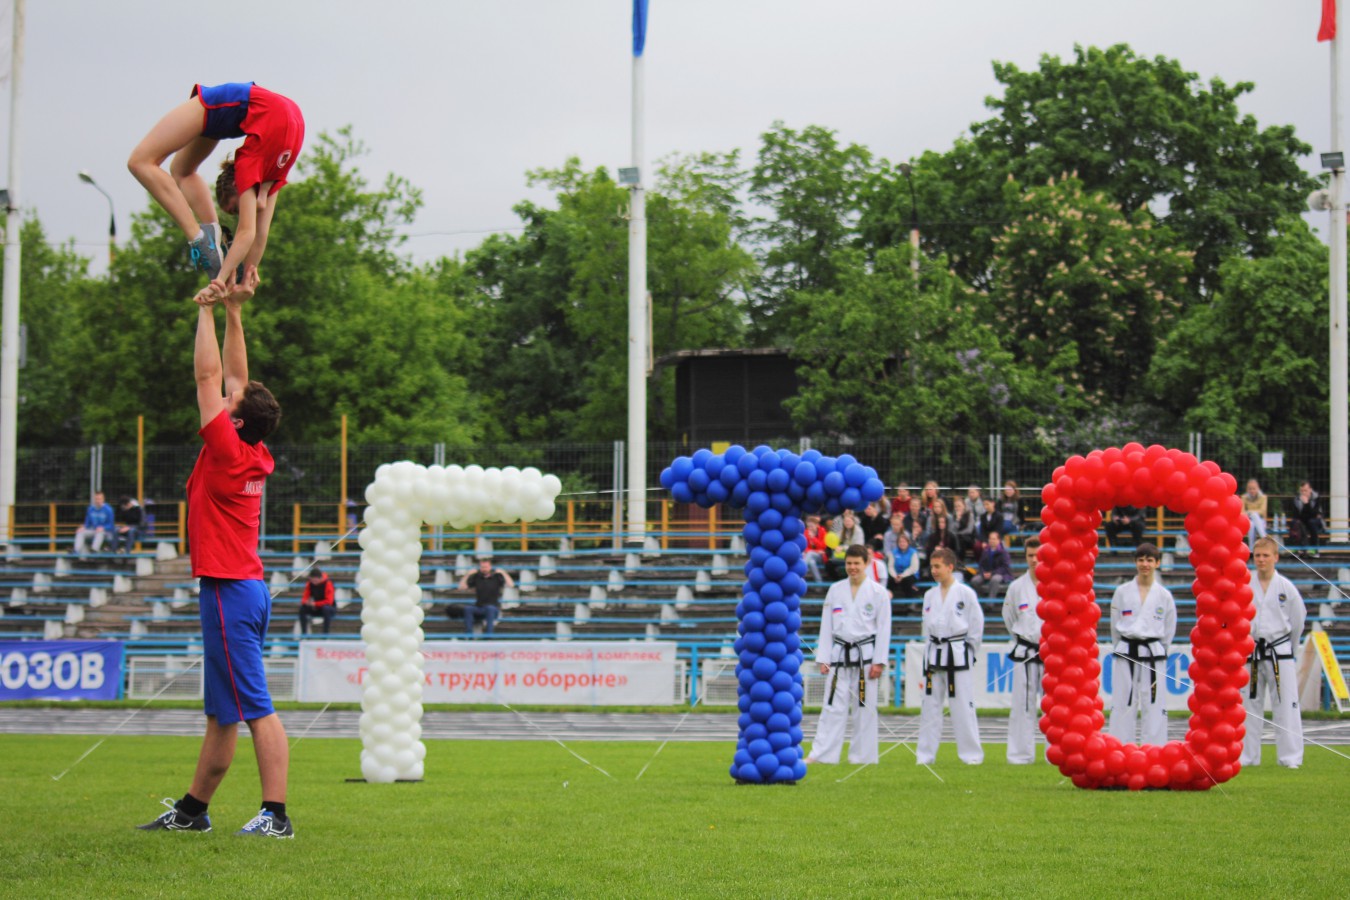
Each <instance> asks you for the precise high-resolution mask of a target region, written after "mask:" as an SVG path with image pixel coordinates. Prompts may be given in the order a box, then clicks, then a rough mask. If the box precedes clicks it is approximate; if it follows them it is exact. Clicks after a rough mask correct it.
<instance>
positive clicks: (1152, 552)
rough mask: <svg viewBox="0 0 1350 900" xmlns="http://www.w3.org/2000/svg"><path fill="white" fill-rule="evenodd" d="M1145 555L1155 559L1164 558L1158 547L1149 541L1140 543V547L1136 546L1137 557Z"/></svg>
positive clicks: (1135, 556) (1135, 555) (1135, 553)
mask: <svg viewBox="0 0 1350 900" xmlns="http://www.w3.org/2000/svg"><path fill="white" fill-rule="evenodd" d="M1144 556H1147V557H1148V558H1149V559H1153V560H1158V559H1161V558H1162V554H1161V553H1159V552H1158V548H1157V547H1155V546H1153V545H1152V544H1150V543H1148V542H1144V543H1142V544H1140V545H1139V546H1138V547H1135V548H1134V558H1135V559H1139V558H1141V557H1144Z"/></svg>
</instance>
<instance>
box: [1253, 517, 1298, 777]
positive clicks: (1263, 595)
mask: <svg viewBox="0 0 1350 900" xmlns="http://www.w3.org/2000/svg"><path fill="white" fill-rule="evenodd" d="M1279 556H1280V553H1279V545H1278V544H1276V543H1275V541H1273V540H1271V539H1270V538H1268V537H1263V538H1260V539H1258V540H1257V541H1256V543H1255V544H1253V545H1252V559H1253V561H1254V562H1255V563H1256V577H1255V578H1253V579H1252V599H1253V600H1254V601H1255V603H1256V618H1254V619H1253V620H1252V640H1254V641H1256V649H1255V650H1253V651H1252V655H1251V656H1250V657H1249V658H1248V664H1249V665H1250V666H1251V669H1252V682H1251V688H1250V689H1249V690H1248V692H1247V697H1246V699H1245V700H1244V701H1243V703H1244V705H1245V706H1246V708H1247V736H1246V737H1245V738H1244V739H1243V741H1242V764H1243V765H1244V766H1256V765H1260V764H1261V731H1262V730H1263V729H1264V727H1265V724H1266V720H1265V705H1266V702H1265V701H1266V697H1267V696H1268V697H1270V717H1271V719H1272V720H1273V721H1274V723H1275V759H1276V761H1277V762H1279V764H1280V765H1282V766H1285V767H1286V768H1290V769H1297V768H1298V767H1299V766H1300V765H1302V764H1303V720H1302V718H1301V716H1300V714H1299V711H1298V666H1297V664H1296V663H1295V662H1294V653H1295V651H1297V650H1298V642H1299V638H1300V637H1301V636H1302V635H1303V622H1304V620H1305V619H1306V618H1307V615H1308V610H1307V607H1305V606H1304V604H1303V595H1301V594H1300V593H1299V592H1298V588H1296V587H1294V583H1293V582H1291V581H1290V580H1289V579H1288V578H1285V577H1284V576H1283V575H1281V574H1280V573H1279V572H1276V571H1275V561H1276V560H1277V559H1279Z"/></svg>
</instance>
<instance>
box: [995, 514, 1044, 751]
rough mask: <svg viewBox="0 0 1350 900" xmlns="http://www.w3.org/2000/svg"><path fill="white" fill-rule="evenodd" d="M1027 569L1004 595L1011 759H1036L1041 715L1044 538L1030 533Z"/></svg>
mask: <svg viewBox="0 0 1350 900" xmlns="http://www.w3.org/2000/svg"><path fill="white" fill-rule="evenodd" d="M1022 546H1023V550H1024V552H1025V553H1026V556H1027V570H1026V572H1024V573H1023V574H1022V575H1020V576H1019V577H1018V578H1017V579H1016V580H1015V581H1013V583H1012V584H1010V585H1008V593H1007V596H1005V597H1004V598H1003V624H1004V625H1006V626H1007V627H1008V636H1009V637H1011V638H1012V639H1013V648H1012V652H1010V653H1009V654H1008V658H1009V659H1011V660H1012V662H1013V684H1012V689H1013V693H1012V708H1011V709H1010V710H1009V712H1008V763H1009V764H1010V765H1014V766H1020V765H1026V764H1028V763H1032V762H1035V761H1036V731H1037V729H1036V724H1037V722H1038V721H1039V720H1040V717H1041V695H1042V693H1043V692H1042V691H1041V677H1042V676H1043V675H1044V674H1045V666H1044V665H1043V664H1042V663H1041V617H1040V616H1038V615H1036V604H1037V603H1038V602H1039V598H1038V597H1037V596H1036V551H1037V550H1039V549H1040V546H1041V539H1040V538H1038V537H1029V538H1027V539H1026V542H1025V543H1024V544H1023V545H1022Z"/></svg>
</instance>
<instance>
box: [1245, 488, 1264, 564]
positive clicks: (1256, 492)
mask: <svg viewBox="0 0 1350 900" xmlns="http://www.w3.org/2000/svg"><path fill="white" fill-rule="evenodd" d="M1242 511H1243V512H1244V513H1246V514H1247V521H1248V523H1249V524H1248V525H1247V545H1248V546H1249V547H1253V548H1254V547H1255V546H1256V539H1257V538H1263V537H1265V536H1266V519H1267V517H1268V516H1269V515H1270V511H1269V499H1268V498H1267V497H1266V495H1265V494H1263V493H1261V485H1259V484H1258V483H1257V481H1256V479H1255V478H1249V479H1247V493H1245V494H1243V495H1242Z"/></svg>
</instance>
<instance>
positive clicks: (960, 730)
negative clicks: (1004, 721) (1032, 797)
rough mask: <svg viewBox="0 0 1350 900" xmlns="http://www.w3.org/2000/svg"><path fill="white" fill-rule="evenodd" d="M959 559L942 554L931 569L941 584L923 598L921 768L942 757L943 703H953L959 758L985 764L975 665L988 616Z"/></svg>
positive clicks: (918, 753) (918, 750) (918, 752)
mask: <svg viewBox="0 0 1350 900" xmlns="http://www.w3.org/2000/svg"><path fill="white" fill-rule="evenodd" d="M956 563H957V559H956V556H955V555H954V554H953V553H952V552H951V551H950V550H947V549H945V548H941V549H939V550H937V551H936V552H935V553H934V554H933V557H932V559H930V560H929V561H928V565H929V566H931V567H932V570H933V579H934V580H935V581H936V582H937V584H936V585H934V586H933V587H931V588H929V589H928V593H926V594H924V597H923V630H922V637H923V640H924V641H925V642H926V643H927V646H926V647H925V648H924V666H923V674H924V681H925V683H924V696H923V706H922V708H921V710H920V713H919V742H918V746H917V748H916V750H915V755H916V757H917V761H918V763H919V765H930V764H931V763H932V762H933V761H934V760H936V759H937V750H938V744H939V743H940V741H941V738H942V703H943V701H944V700H946V701H948V703H949V705H950V712H951V720H952V731H953V732H954V733H955V734H956V755H957V756H958V757H959V758H960V760H961V762H963V763H966V764H967V765H972V766H978V765H979V764H980V763H982V762H984V748H983V747H981V746H980V725H979V722H978V721H977V720H976V718H975V698H974V690H975V684H974V673H973V672H972V671H971V666H972V664H973V663H974V662H975V654H977V653H979V651H980V642H981V640H982V639H983V638H984V612H983V611H982V610H981V609H980V600H979V598H978V597H976V596H975V592H974V591H972V590H971V589H970V585H966V584H961V583H960V582H958V581H957V580H956Z"/></svg>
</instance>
